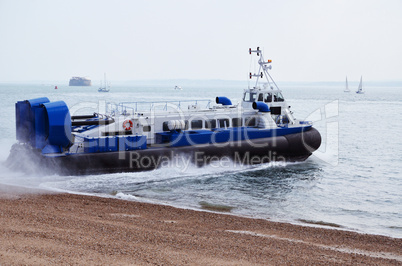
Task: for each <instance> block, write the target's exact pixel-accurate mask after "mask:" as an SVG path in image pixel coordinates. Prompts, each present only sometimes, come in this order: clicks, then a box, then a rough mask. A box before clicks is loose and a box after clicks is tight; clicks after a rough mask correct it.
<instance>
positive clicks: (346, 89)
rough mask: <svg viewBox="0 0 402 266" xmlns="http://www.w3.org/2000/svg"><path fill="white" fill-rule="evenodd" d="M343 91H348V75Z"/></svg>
mask: <svg viewBox="0 0 402 266" xmlns="http://www.w3.org/2000/svg"><path fill="white" fill-rule="evenodd" d="M344 92H350V90H349V85H348V77H346V87H345V90H344Z"/></svg>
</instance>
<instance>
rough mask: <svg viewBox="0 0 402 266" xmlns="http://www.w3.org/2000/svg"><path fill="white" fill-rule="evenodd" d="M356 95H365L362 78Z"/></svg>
mask: <svg viewBox="0 0 402 266" xmlns="http://www.w3.org/2000/svg"><path fill="white" fill-rule="evenodd" d="M356 93H358V94H364V91H363V82H362V77H360V83H359V87H358V88H357V91H356Z"/></svg>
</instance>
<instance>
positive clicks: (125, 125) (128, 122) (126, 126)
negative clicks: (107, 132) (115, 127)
mask: <svg viewBox="0 0 402 266" xmlns="http://www.w3.org/2000/svg"><path fill="white" fill-rule="evenodd" d="M123 128H124V130H130V129H132V128H133V122H132V121H131V120H126V121H124V122H123Z"/></svg>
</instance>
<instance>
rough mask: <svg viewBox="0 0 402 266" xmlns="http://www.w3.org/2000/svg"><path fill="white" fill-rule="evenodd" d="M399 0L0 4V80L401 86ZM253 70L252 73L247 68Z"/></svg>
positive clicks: (2, 0)
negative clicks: (258, 75) (257, 79)
mask: <svg viewBox="0 0 402 266" xmlns="http://www.w3.org/2000/svg"><path fill="white" fill-rule="evenodd" d="M401 32H402V1H400V0H384V1H372V0H362V1H355V0H339V1H323V0H321V1H314V0H307V1H271V0H265V1H253V0H247V1H235V0H222V1H218V0H215V1H209V0H202V1H201V0H199V1H190V0H179V1H167V0H154V1H150V0H147V1H139V0H136V1H134V0H133V1H128V0H127V1H123V0H118V1H100V0H88V1H84V0H79V1H78V0H69V1H61V0H51V1H41V0H37V1H34V0H26V1H24V0H0V82H5V81H29V80H65V81H66V82H67V81H68V79H69V78H70V77H71V76H76V75H77V76H89V77H91V78H92V80H93V81H95V82H97V81H99V80H101V79H102V78H103V73H104V72H106V73H107V75H108V77H109V78H110V79H111V80H143V79H182V78H186V79H227V80H246V79H247V76H248V72H249V71H250V55H249V54H248V48H249V47H251V48H255V47H256V46H260V47H261V48H263V49H264V56H265V58H266V59H272V60H273V69H272V71H271V73H272V75H273V77H274V78H275V80H277V81H339V80H344V78H345V75H348V77H349V80H358V79H359V78H360V75H363V77H364V79H365V80H366V81H367V80H376V81H385V80H402V49H401V47H402V34H401ZM251 70H253V68H252V69H251Z"/></svg>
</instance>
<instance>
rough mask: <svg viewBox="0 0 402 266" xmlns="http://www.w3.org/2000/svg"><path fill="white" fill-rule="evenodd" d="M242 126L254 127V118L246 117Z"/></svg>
mask: <svg viewBox="0 0 402 266" xmlns="http://www.w3.org/2000/svg"><path fill="white" fill-rule="evenodd" d="M244 125H245V126H246V127H255V125H256V121H255V117H247V118H246V119H245V122H244Z"/></svg>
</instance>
